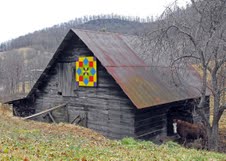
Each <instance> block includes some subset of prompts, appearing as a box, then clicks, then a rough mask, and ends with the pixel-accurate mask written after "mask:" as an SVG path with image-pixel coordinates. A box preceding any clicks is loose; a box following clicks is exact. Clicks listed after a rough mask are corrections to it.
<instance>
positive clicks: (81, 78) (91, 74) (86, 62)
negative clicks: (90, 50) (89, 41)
mask: <svg viewBox="0 0 226 161" xmlns="http://www.w3.org/2000/svg"><path fill="white" fill-rule="evenodd" d="M75 67H76V76H75V80H76V83H77V85H78V86H88V87H94V86H97V61H96V58H95V57H93V56H87V57H79V58H78V60H77V61H76V62H75Z"/></svg>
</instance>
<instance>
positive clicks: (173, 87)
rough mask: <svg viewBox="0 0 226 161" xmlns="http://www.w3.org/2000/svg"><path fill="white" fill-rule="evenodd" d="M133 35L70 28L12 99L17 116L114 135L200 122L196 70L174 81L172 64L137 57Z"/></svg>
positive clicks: (168, 131) (143, 134) (147, 135)
mask: <svg viewBox="0 0 226 161" xmlns="http://www.w3.org/2000/svg"><path fill="white" fill-rule="evenodd" d="M132 39H133V36H129V35H122V34H118V33H110V32H98V31H88V30H78V29H71V30H70V31H69V32H68V33H67V35H66V36H65V38H64V40H63V41H62V43H61V44H60V46H59V47H58V49H57V50H56V52H55V54H54V55H53V57H52V59H51V60H50V62H49V64H48V65H47V67H46V68H45V70H44V71H43V73H42V74H41V76H40V77H39V79H38V80H37V82H36V83H35V85H34V86H33V88H32V89H31V91H30V92H29V93H28V94H27V95H26V96H25V97H23V98H17V99H16V100H12V101H9V102H8V103H11V104H12V105H13V109H14V115H17V116H22V117H26V116H29V115H34V114H38V115H35V116H36V117H33V119H34V120H38V121H45V122H69V123H73V124H79V125H81V126H84V127H87V128H90V129H93V130H96V131H98V132H100V133H102V134H103V135H105V136H107V137H109V138H114V139H120V138H123V137H126V136H129V137H134V138H137V139H151V138H154V137H156V136H158V135H162V136H167V135H172V133H173V129H172V119H174V118H179V119H183V120H187V121H190V122H196V121H197V120H200V118H199V117H198V116H197V114H196V112H195V105H196V101H197V100H198V99H199V95H200V94H199V92H198V90H197V89H199V88H200V81H199V77H198V76H197V74H195V71H193V69H192V68H191V69H189V70H188V72H187V73H186V74H184V73H183V74H184V75H186V79H184V81H183V83H179V82H180V81H179V79H178V80H174V81H172V78H171V75H170V74H169V72H170V69H169V68H167V67H163V66H162V67H161V66H151V65H147V64H146V63H145V62H144V60H143V59H142V58H140V57H139V54H140V53H137V50H136V49H135V48H138V46H137V47H136V46H135V47H134V45H132V44H131V43H130V42H131V40H132ZM191 84H193V86H191ZM48 109H54V110H49V111H48ZM46 110H47V111H48V112H45V111H46ZM43 111H44V112H43ZM205 111H206V114H207V115H208V113H209V106H208V104H207V105H206V108H205ZM40 113H41V114H42V115H40Z"/></svg>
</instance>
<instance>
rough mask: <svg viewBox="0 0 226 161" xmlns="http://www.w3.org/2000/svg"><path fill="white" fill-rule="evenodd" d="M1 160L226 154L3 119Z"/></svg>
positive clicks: (137, 159)
mask: <svg viewBox="0 0 226 161" xmlns="http://www.w3.org/2000/svg"><path fill="white" fill-rule="evenodd" d="M0 122H1V124H0V160H3V161H5V160H10V161H11V160H13V161H14V160H16V161H17V160H18V161H21V160H24V161H28V160H34V161H36V160H39V161H42V160H45V161H48V160H49V161H52V160H59V161H60V160H66V161H67V160H68V161H70V160H82V161H85V160H93V161H96V160H101V161H102V160H103V161H105V160H106V161H109V160H113V161H117V160H118V161H127V160H128V161H146V160H147V161H149V160H150V161H151V160H164V161H165V160H169V161H177V160H182V161H183V160H184V161H189V160H194V161H196V160H198V161H202V160H203V161H206V160H210V161H212V160H214V161H215V160H226V155H225V154H220V153H213V152H207V151H197V150H194V149H190V150H188V149H185V148H183V147H181V146H179V145H178V144H176V143H174V142H167V143H166V144H164V145H161V146H158V145H155V144H153V143H152V142H147V141H136V140H134V139H132V138H124V139H122V140H119V141H114V140H108V139H106V138H104V137H103V136H101V135H100V134H98V133H95V132H93V131H91V130H88V129H85V128H82V127H77V126H73V125H66V124H59V125H56V124H51V125H50V124H45V123H40V122H34V121H22V120H20V119H17V118H14V119H12V118H10V117H3V116H1V117H0Z"/></svg>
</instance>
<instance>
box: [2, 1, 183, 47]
mask: <svg viewBox="0 0 226 161" xmlns="http://www.w3.org/2000/svg"><path fill="white" fill-rule="evenodd" d="M174 1H175V0H80V1H79V0H1V6H0V43H1V42H3V41H7V40H9V39H12V38H16V37H18V36H21V35H24V34H27V33H30V32H33V31H35V30H40V29H42V28H45V27H51V26H53V25H55V24H59V23H62V22H67V21H69V20H72V19H74V18H76V17H82V16H88V15H99V14H111V13H114V14H119V15H123V16H139V17H142V18H145V17H147V16H150V17H151V16H157V15H160V14H161V13H162V12H163V11H164V8H165V7H166V6H168V5H169V4H172V2H174ZM178 1H179V2H178V3H179V4H180V5H184V4H185V3H186V0H178Z"/></svg>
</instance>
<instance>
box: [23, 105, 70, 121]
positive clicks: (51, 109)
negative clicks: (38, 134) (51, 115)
mask: <svg viewBox="0 0 226 161" xmlns="http://www.w3.org/2000/svg"><path fill="white" fill-rule="evenodd" d="M66 105H67V104H61V105H58V106H55V107H52V108H50V109H47V110H44V111H42V112H39V113H36V114H34V115H31V116H28V117H24V118H23V120H26V119H30V118H34V117H36V116H39V115H42V114H45V113H48V112H50V111H53V110H56V109H58V108H60V107H65V106H66Z"/></svg>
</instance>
